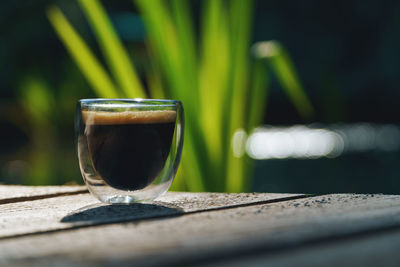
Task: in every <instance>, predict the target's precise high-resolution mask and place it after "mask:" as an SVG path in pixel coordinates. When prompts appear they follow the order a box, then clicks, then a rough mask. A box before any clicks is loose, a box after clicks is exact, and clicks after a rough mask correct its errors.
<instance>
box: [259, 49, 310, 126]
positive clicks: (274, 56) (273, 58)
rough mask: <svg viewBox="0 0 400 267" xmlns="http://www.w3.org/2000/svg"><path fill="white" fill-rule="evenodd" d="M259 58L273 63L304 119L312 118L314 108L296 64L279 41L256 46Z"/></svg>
mask: <svg viewBox="0 0 400 267" xmlns="http://www.w3.org/2000/svg"><path fill="white" fill-rule="evenodd" d="M255 52H256V53H257V56H258V57H259V58H265V59H267V60H268V62H269V63H270V65H271V68H272V71H273V72H274V74H275V75H276V76H277V78H278V81H279V83H280V84H281V86H282V87H283V89H284V90H285V92H286V94H287V96H288V97H289V99H290V100H291V102H292V103H293V105H294V106H295V108H296V109H297V111H298V112H299V114H300V116H301V117H302V118H303V119H310V118H311V117H312V116H313V115H314V108H313V106H312V105H311V101H310V100H309V99H308V97H307V95H306V93H305V91H304V89H303V87H302V85H301V82H300V79H299V78H298V75H297V72H296V70H295V67H294V64H293V62H292V60H291V58H290V56H289V54H288V53H287V51H286V50H285V49H284V47H283V46H282V45H281V44H279V43H278V42H277V41H267V42H261V43H259V44H257V46H255Z"/></svg>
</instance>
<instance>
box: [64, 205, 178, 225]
mask: <svg viewBox="0 0 400 267" xmlns="http://www.w3.org/2000/svg"><path fill="white" fill-rule="evenodd" d="M179 214H183V210H182V209H181V208H179V207H176V206H173V205H171V204H168V203H152V204H145V203H135V204H131V205H108V204H103V203H99V204H94V205H89V206H85V207H83V208H80V209H78V210H76V211H73V212H71V213H69V214H68V215H66V216H65V217H63V218H62V219H61V222H62V223H71V224H76V225H96V224H107V223H115V222H128V221H136V220H143V219H150V218H151V219H156V218H162V217H168V216H171V215H179Z"/></svg>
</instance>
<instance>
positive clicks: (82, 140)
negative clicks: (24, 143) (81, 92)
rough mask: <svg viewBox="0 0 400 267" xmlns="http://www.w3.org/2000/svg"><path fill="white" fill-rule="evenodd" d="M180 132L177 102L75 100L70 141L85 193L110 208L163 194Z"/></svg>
mask: <svg viewBox="0 0 400 267" xmlns="http://www.w3.org/2000/svg"><path fill="white" fill-rule="evenodd" d="M183 129H184V117H183V106H182V103H181V102H180V101H176V100H155V99H83V100H80V101H79V102H78V105H77V110H76V116H75V138H76V144H77V151H78V158H79V166H80V170H81V173H82V176H83V180H84V181H85V183H86V185H87V187H88V189H89V191H90V193H91V194H92V195H94V196H96V197H97V198H98V199H99V200H100V201H102V202H105V203H111V204H118V203H125V204H127V203H135V202H150V201H152V200H154V199H155V198H157V197H159V196H160V195H162V194H163V193H165V192H166V191H167V190H168V188H169V186H170V185H171V183H172V181H173V179H174V176H175V173H176V171H177V168H178V165H179V161H180V158H181V153H182V146H183Z"/></svg>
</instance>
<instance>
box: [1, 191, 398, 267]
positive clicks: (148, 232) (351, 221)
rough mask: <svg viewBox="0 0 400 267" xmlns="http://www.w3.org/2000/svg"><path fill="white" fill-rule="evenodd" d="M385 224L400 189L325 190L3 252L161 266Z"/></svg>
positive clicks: (59, 237) (293, 245)
mask: <svg viewBox="0 0 400 267" xmlns="http://www.w3.org/2000/svg"><path fill="white" fill-rule="evenodd" d="M74 197H77V196H74ZM65 198H68V197H65ZM71 198H72V196H71ZM121 207H123V206H116V207H113V209H117V210H118V209H121ZM101 209H103V208H101ZM107 212H110V211H107ZM116 212H117V213H118V212H119V211H116ZM110 214H111V216H112V213H110ZM93 217H96V213H95V214H93ZM86 219H88V218H86ZM384 229H386V230H387V229H400V196H385V195H368V196H366V195H326V196H318V197H313V198H305V199H297V200H291V201H285V202H276V203H261V204H257V205H252V206H244V207H237V208H231V209H221V210H212V211H208V212H200V213H190V214H186V215H182V216H171V217H165V218H163V219H153V220H146V221H139V222H137V221H133V222H130V223H124V224H110V225H103V226H97V227H89V228H78V229H74V230H71V231H61V232H54V233H47V234H41V235H33V236H24V237H19V238H10V239H3V240H1V241H0V259H2V260H3V261H4V262H5V263H7V264H9V263H10V262H18V261H19V260H21V261H22V262H24V261H25V260H26V259H30V262H34V260H33V259H38V261H37V263H43V262H49V263H54V261H60V262H63V263H82V264H89V263H91V264H98V263H104V264H107V265H110V264H115V265H119V264H122V263H131V262H133V261H134V262H135V263H136V264H140V265H147V266H156V265H159V264H161V263H162V264H164V265H165V264H170V265H176V264H184V265H188V264H193V263H197V264H201V265H202V264H208V263H214V262H219V263H221V262H222V263H223V262H226V260H227V259H232V260H234V259H235V258H240V257H245V256H247V255H261V256H262V257H264V258H262V260H263V261H266V260H267V259H269V258H268V257H269V256H271V257H272V256H273V255H276V252H280V253H286V252H290V251H296V250H299V249H303V248H304V247H307V246H310V245H318V244H323V245H324V244H329V243H330V242H338V241H341V240H344V241H345V240H352V239H354V240H357V239H359V238H365V237H368V236H369V235H371V234H379V233H380V232H382V231H384ZM55 244H57V245H55ZM368 256H369V255H365V257H368ZM394 257H395V258H394V259H396V260H398V259H400V255H399V256H397V255H394ZM228 263H229V261H228Z"/></svg>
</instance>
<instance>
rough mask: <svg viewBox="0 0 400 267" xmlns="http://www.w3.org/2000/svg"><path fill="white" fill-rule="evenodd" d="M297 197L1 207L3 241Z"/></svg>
mask: <svg viewBox="0 0 400 267" xmlns="http://www.w3.org/2000/svg"><path fill="white" fill-rule="evenodd" d="M303 196H304V195H295V194H231V195H229V196H226V195H225V194H217V193H192V194H190V193H173V192H171V193H167V194H165V195H164V196H163V197H161V198H159V200H158V201H157V202H156V203H155V204H137V205H119V206H110V205H105V204H101V203H99V201H98V200H97V199H95V198H93V197H92V196H91V195H89V194H80V195H73V196H60V197H54V198H47V199H40V200H34V201H26V202H19V203H10V204H4V205H0V239H1V238H7V237H12V236H15V235H26V234H32V233H38V232H47V231H54V230H60V229H68V228H76V227H82V226H88V225H96V224H105V223H111V222H121V221H132V220H139V219H146V218H155V217H165V216H170V215H179V214H183V213H188V212H194V211H201V210H208V209H218V208H227V207H231V206H234V205H248V204H249V203H265V202H273V201H277V200H284V199H290V198H298V197H303Z"/></svg>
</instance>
